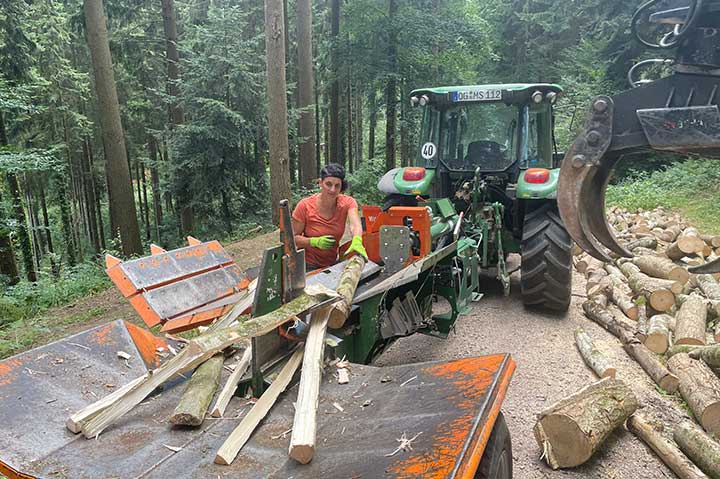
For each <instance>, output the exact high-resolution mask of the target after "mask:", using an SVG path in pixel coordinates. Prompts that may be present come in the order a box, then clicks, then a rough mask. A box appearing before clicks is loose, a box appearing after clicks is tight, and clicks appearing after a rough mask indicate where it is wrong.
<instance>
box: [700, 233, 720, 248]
mask: <svg viewBox="0 0 720 479" xmlns="http://www.w3.org/2000/svg"><path fill="white" fill-rule="evenodd" d="M700 239H701V240H703V241H704V242H705V244H706V245H708V246H711V247H713V248H720V236H717V235H700Z"/></svg>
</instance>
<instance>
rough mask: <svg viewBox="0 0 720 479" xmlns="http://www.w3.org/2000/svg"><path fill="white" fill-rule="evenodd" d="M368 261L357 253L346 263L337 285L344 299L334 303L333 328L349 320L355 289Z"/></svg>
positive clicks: (331, 325) (331, 321)
mask: <svg viewBox="0 0 720 479" xmlns="http://www.w3.org/2000/svg"><path fill="white" fill-rule="evenodd" d="M366 262H367V261H366V260H365V258H364V257H362V256H360V255H355V256H353V257H352V258H351V259H350V261H348V263H347V264H346V265H345V269H344V270H343V273H342V275H341V276H340V280H339V282H338V287H337V292H338V294H339V295H340V296H341V297H342V299H341V300H340V301H338V302H337V303H335V304H334V305H333V309H332V311H331V313H330V321H329V322H328V327H330V328H332V329H338V328H342V327H343V325H344V324H345V321H347V318H348V316H349V315H350V308H351V307H352V302H353V296H355V290H356V289H357V286H358V283H359V282H360V275H361V274H362V270H363V268H364V267H365V263H366Z"/></svg>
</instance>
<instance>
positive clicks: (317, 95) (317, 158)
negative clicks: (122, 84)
mask: <svg viewBox="0 0 720 479" xmlns="http://www.w3.org/2000/svg"><path fill="white" fill-rule="evenodd" d="M322 137H323V136H322V132H321V131H320V85H319V82H318V77H317V75H316V76H315V178H318V177H319V176H320V155H321V150H320V148H321V143H322Z"/></svg>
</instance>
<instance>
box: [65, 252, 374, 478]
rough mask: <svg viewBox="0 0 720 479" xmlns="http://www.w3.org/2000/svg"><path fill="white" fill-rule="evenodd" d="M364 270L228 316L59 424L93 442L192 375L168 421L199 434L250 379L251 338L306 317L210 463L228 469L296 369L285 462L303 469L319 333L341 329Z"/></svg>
mask: <svg viewBox="0 0 720 479" xmlns="http://www.w3.org/2000/svg"><path fill="white" fill-rule="evenodd" d="M365 263H366V260H365V259H364V258H362V257H358V256H356V257H353V258H352V259H351V260H350V261H349V262H348V264H347V265H346V267H345V270H344V271H343V274H342V275H341V277H340V280H339V285H338V288H337V290H330V289H328V288H325V287H323V286H309V287H307V288H305V290H304V292H302V293H301V294H300V295H299V296H298V297H296V298H295V299H293V300H291V301H289V302H287V303H286V304H284V305H282V306H281V307H280V308H278V309H276V310H274V311H272V312H270V313H268V314H265V315H261V316H258V317H254V318H250V319H244V320H242V321H240V322H235V319H236V318H237V317H238V316H239V314H234V317H233V318H229V317H221V318H219V319H218V320H217V321H216V322H215V323H214V324H213V325H211V327H209V328H207V330H205V331H204V332H202V333H201V334H200V335H198V336H196V337H194V338H192V339H190V340H189V341H188V342H187V344H186V345H185V347H184V348H183V349H182V350H181V351H180V352H179V353H178V354H177V355H175V356H174V357H172V358H171V359H169V360H168V361H166V362H165V363H164V364H162V365H161V366H159V367H158V368H156V369H154V370H153V371H150V372H148V373H146V374H145V375H144V376H142V377H140V378H137V379H135V380H133V381H131V382H130V383H128V384H127V385H126V386H124V387H123V388H120V389H119V390H118V391H117V392H115V393H113V394H111V395H109V396H107V397H106V398H103V399H101V400H99V401H97V402H96V403H94V404H91V405H89V406H87V407H85V408H83V409H82V410H81V411H78V412H76V413H74V414H73V415H72V416H70V418H68V420H67V422H66V425H67V428H68V429H70V430H71V431H72V432H74V433H82V434H83V435H84V436H85V437H86V438H94V437H97V436H98V435H99V434H100V433H101V432H102V431H103V430H105V429H106V428H107V427H110V426H111V425H112V424H113V423H115V422H116V421H117V420H118V419H120V418H121V417H122V416H123V415H124V414H126V413H127V412H129V411H130V410H132V409H133V408H134V407H135V406H137V405H138V404H139V403H140V402H141V401H143V399H145V398H146V397H147V396H148V395H149V394H150V393H151V392H152V391H153V390H154V389H155V388H157V387H158V386H160V385H162V384H163V383H165V382H167V381H169V380H171V379H172V378H175V377H177V376H178V375H182V374H183V373H186V372H189V371H193V370H194V372H193V374H192V376H191V378H190V379H189V380H188V381H187V385H186V388H185V391H184V392H183V394H182V397H181V399H180V401H179V403H178V405H177V407H176V409H175V411H174V412H173V413H172V415H171V416H170V417H169V418H168V419H167V420H168V422H169V423H171V424H173V425H176V426H184V427H199V426H201V425H202V424H203V422H204V420H205V418H206V417H207V416H208V415H210V416H213V417H222V416H223V414H224V411H225V408H226V407H227V405H228V403H229V402H230V400H231V399H232V397H233V396H234V394H235V391H236V389H237V387H238V384H239V383H240V381H241V380H242V379H243V377H245V378H248V377H249V376H250V375H249V374H248V373H247V370H248V368H249V366H250V363H251V361H252V353H251V351H252V349H251V345H250V339H251V338H254V337H259V336H262V335H265V334H267V333H269V332H272V331H274V330H275V329H277V328H278V327H279V326H281V325H283V324H285V323H288V322H289V321H293V320H297V317H298V315H302V314H303V313H307V316H309V319H310V328H309V333H308V335H307V337H306V338H305V339H304V341H303V342H301V343H300V345H299V346H298V347H297V348H295V350H294V351H293V352H292V353H291V354H289V356H288V357H287V358H286V361H285V362H284V364H282V363H281V364H280V367H279V373H278V374H277V375H276V376H275V378H274V379H273V382H272V384H271V386H270V387H269V388H268V389H267V390H265V391H264V392H263V393H262V394H261V395H260V396H259V397H258V398H257V401H256V402H255V403H254V405H253V407H252V409H250V411H249V412H247V414H245V415H244V416H243V418H242V420H240V421H239V424H238V425H237V427H236V428H235V429H234V430H233V431H232V433H231V434H230V436H228V438H227V439H226V441H225V442H224V443H223V445H222V446H221V447H220V449H219V450H218V451H217V453H216V456H215V462H216V463H217V464H225V465H229V464H231V463H232V462H233V460H234V459H235V457H236V456H237V454H238V452H239V451H240V449H241V448H242V447H243V446H244V445H245V444H246V442H247V441H248V440H249V439H250V437H251V436H252V434H253V432H254V430H255V429H256V427H257V426H258V425H259V424H260V422H261V421H262V420H263V419H264V418H265V416H266V415H267V414H268V412H269V411H270V409H271V408H272V407H273V405H274V404H275V402H276V400H277V399H278V397H279V396H280V394H282V393H283V392H284V391H285V389H286V388H287V387H288V386H289V385H290V383H291V381H292V379H293V377H295V373H296V371H297V370H298V369H301V371H302V372H301V379H300V386H299V392H298V398H297V402H296V403H295V405H296V415H295V421H294V426H293V433H292V440H291V446H290V450H289V456H290V457H292V458H293V459H295V460H296V461H298V462H300V463H303V464H307V463H308V462H310V461H311V460H312V457H313V455H314V453H315V435H316V417H317V406H318V394H319V389H320V383H321V381H322V373H323V367H324V364H325V363H324V360H323V353H324V350H325V330H326V328H327V327H328V324H330V323H331V324H339V325H342V324H344V322H345V321H346V320H347V317H348V315H349V313H350V306H351V304H352V300H353V297H354V295H355V290H356V288H357V285H358V282H359V279H360V274H361V271H362V269H363V267H364V266H365ZM242 309H245V306H243V307H242ZM239 312H240V313H241V312H242V311H239ZM236 313H238V312H236ZM226 316H227V315H226ZM238 347H242V349H243V352H242V354H241V357H240V359H239V361H237V362H236V365H235V368H234V370H233V372H232V373H231V374H230V377H229V379H228V380H227V382H226V384H225V386H224V387H223V388H222V390H221V392H220V394H219V395H218V397H217V399H216V400H215V403H214V405H213V408H212V410H210V411H208V410H209V407H210V405H211V404H212V401H213V398H214V397H215V396H216V393H217V389H218V387H219V385H220V377H221V372H222V369H223V367H224V363H225V359H226V356H230V355H231V354H228V353H231V352H235V350H236V348H238ZM227 419H228V420H231V418H227Z"/></svg>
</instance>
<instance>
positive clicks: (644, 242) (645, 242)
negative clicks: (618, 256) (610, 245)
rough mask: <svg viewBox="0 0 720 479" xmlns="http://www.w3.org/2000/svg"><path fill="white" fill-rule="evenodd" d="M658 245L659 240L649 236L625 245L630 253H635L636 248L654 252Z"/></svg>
mask: <svg viewBox="0 0 720 479" xmlns="http://www.w3.org/2000/svg"><path fill="white" fill-rule="evenodd" d="M657 245H658V242H657V239H656V238H653V237H650V236H648V237H646V238H638V239H636V240H634V241H630V242H629V243H628V244H626V245H625V248H626V249H628V250H629V251H633V250H634V249H635V248H648V249H653V250H654V249H655V248H657Z"/></svg>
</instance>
